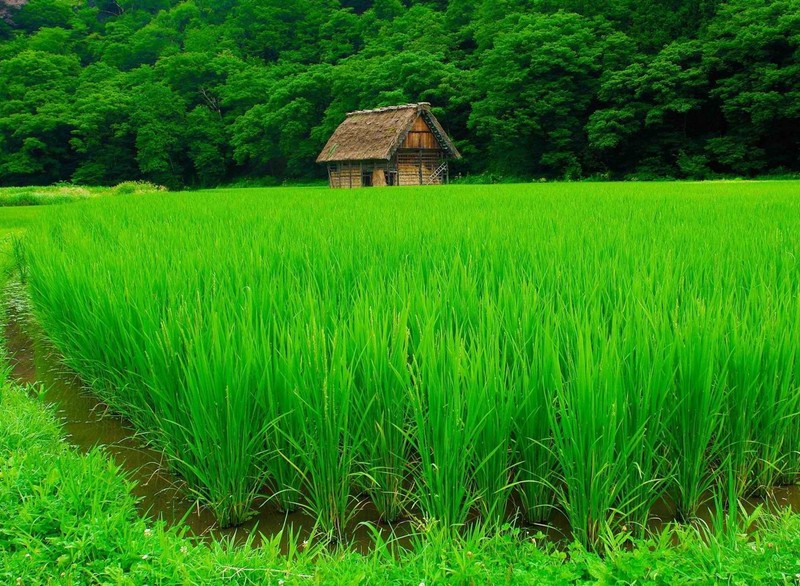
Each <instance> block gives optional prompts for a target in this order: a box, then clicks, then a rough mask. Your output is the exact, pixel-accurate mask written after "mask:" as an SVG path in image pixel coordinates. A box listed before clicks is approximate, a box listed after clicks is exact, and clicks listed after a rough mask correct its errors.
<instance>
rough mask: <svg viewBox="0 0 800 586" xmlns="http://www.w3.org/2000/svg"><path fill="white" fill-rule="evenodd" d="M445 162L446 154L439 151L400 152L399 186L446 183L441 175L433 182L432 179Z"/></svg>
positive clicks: (398, 155)
mask: <svg viewBox="0 0 800 586" xmlns="http://www.w3.org/2000/svg"><path fill="white" fill-rule="evenodd" d="M443 162H444V153H443V152H442V151H438V150H416V151H398V153H397V177H398V185H428V184H430V185H440V184H442V183H444V177H443V176H441V175H439V176H437V177H435V178H434V179H433V180H431V179H430V177H431V175H432V174H433V173H434V172H435V171H436V169H438V168H439V165H441V164H442V163H443Z"/></svg>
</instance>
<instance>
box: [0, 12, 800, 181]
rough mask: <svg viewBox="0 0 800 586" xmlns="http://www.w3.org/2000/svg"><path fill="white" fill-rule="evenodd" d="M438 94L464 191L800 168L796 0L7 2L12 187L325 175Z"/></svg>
mask: <svg viewBox="0 0 800 586" xmlns="http://www.w3.org/2000/svg"><path fill="white" fill-rule="evenodd" d="M416 101H428V102H431V103H432V104H433V107H434V112H435V114H436V115H437V117H439V119H440V120H441V122H442V124H443V125H444V127H445V128H446V130H447V131H448V132H449V133H450V135H451V136H452V137H453V139H454V141H455V142H456V145H457V146H458V148H459V150H460V151H461V152H462V154H463V155H464V158H463V160H461V161H459V162H458V163H457V165H454V175H460V176H461V177H462V178H464V179H466V180H468V179H469V178H470V177H472V178H474V179H475V180H476V181H481V180H485V181H499V180H508V179H524V180H531V179H533V180H541V179H567V180H577V179H629V180H634V179H638V180H648V179H657V178H676V179H677V178H690V179H709V178H717V177H756V176H792V175H796V174H797V173H799V172H800V0H729V1H727V2H721V1H719V0H449V1H448V0H404V1H401V0H374V1H371V0H89V1H86V0H27V1H26V0H0V185H6V186H10V185H48V184H53V183H58V182H72V183H77V184H85V185H113V184H116V183H119V182H121V181H125V180H136V179H142V180H148V181H152V182H155V183H158V184H161V185H165V186H168V187H169V188H171V189H181V188H184V187H213V186H218V185H224V184H240V185H246V184H248V183H252V184H269V183H270V182H273V183H280V182H283V181H286V180H307V179H315V178H319V177H322V176H324V169H321V168H319V166H318V165H316V164H315V162H314V161H315V158H316V155H317V154H318V152H319V150H320V148H321V147H322V145H323V144H324V143H325V141H326V139H327V138H328V136H329V135H330V134H331V132H332V131H333V130H334V129H335V128H336V126H337V125H338V124H339V123H340V122H341V121H342V120H343V119H344V117H345V114H346V113H347V112H348V111H351V110H357V109H363V108H374V107H379V106H386V105H393V104H402V103H407V102H416Z"/></svg>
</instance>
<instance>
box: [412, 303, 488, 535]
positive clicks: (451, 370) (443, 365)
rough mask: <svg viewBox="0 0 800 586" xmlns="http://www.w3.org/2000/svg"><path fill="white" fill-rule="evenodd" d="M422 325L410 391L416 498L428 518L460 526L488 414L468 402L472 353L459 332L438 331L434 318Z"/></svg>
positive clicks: (470, 499)
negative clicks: (475, 450) (481, 427)
mask: <svg viewBox="0 0 800 586" xmlns="http://www.w3.org/2000/svg"><path fill="white" fill-rule="evenodd" d="M418 327H419V331H420V333H419V341H418V343H417V345H416V348H415V354H414V365H413V387H412V392H411V410H412V416H413V419H414V424H415V425H414V431H415V434H414V436H413V437H412V438H411V441H412V442H413V443H414V447H415V448H416V451H417V454H418V456H419V463H418V465H417V471H416V478H415V481H416V482H415V496H416V502H417V505H418V506H419V508H420V509H421V511H422V513H423V514H424V516H425V518H426V519H428V520H431V521H433V520H435V521H437V522H439V523H441V524H442V525H443V526H445V527H448V528H450V527H461V526H463V525H464V523H465V522H466V521H467V517H468V515H469V512H470V509H471V508H472V506H473V504H474V503H475V497H474V496H473V494H472V493H471V491H470V489H469V487H470V485H471V480H472V478H471V477H472V474H473V468H472V458H473V450H472V448H473V446H474V441H475V436H476V430H477V429H478V425H479V422H480V420H481V419H482V418H483V414H479V413H477V412H476V410H475V409H470V408H469V407H470V405H469V399H468V396H467V384H468V381H469V379H468V369H469V363H468V360H469V357H468V354H467V351H466V348H465V345H464V341H463V339H462V337H461V335H460V333H459V332H458V331H455V332H445V333H442V334H439V335H438V336H437V334H436V332H435V329H434V319H433V318H429V319H428V320H426V321H425V322H423V323H421V324H420V325H419V326H418Z"/></svg>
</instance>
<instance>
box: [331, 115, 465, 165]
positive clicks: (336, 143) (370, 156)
mask: <svg viewBox="0 0 800 586" xmlns="http://www.w3.org/2000/svg"><path fill="white" fill-rule="evenodd" d="M418 116H422V117H423V118H424V119H425V122H427V124H428V126H429V127H430V129H431V131H432V132H433V134H434V136H436V139H437V140H438V141H439V144H440V145H441V147H442V149H444V151H445V152H446V153H447V154H448V155H450V156H451V157H453V158H456V159H460V158H461V154H460V153H459V152H458V149H456V147H455V145H454V144H453V142H452V141H451V140H450V137H448V136H447V133H446V132H445V131H444V129H443V128H442V125H441V124H439V121H438V120H437V119H436V116H434V115H433V113H432V112H431V105H430V104H429V103H428V102H420V103H419V104H405V105H404V106H390V107H388V108H378V109H377V110H358V111H356V112H350V113H349V114H347V118H345V120H344V122H342V123H341V124H340V125H339V127H338V128H337V129H336V131H335V132H334V133H333V135H332V136H331V137H330V139H328V143H327V144H326V145H325V148H323V149H322V152H321V153H320V155H319V157H317V163H329V162H333V161H365V160H376V159H377V160H387V161H388V160H389V159H391V158H392V156H393V155H394V153H395V151H396V150H397V149H398V148H400V145H402V144H403V141H404V140H405V138H406V135H407V134H408V132H409V130H411V127H412V126H413V125H414V122H415V121H416V119H417V117H418Z"/></svg>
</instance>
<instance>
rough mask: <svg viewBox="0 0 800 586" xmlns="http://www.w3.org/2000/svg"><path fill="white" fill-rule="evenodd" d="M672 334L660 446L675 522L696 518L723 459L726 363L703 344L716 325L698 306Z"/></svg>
mask: <svg viewBox="0 0 800 586" xmlns="http://www.w3.org/2000/svg"><path fill="white" fill-rule="evenodd" d="M695 311H696V315H694V316H691V317H687V318H684V323H683V324H678V325H676V327H677V330H676V332H675V340H676V342H675V354H674V355H675V362H676V374H675V383H674V386H673V387H672V389H671V391H670V399H669V402H670V403H671V405H670V406H668V407H667V410H668V411H667V414H668V424H667V425H666V427H665V429H664V431H665V441H666V443H667V457H668V459H669V461H670V462H671V463H672V479H673V482H672V487H673V488H672V492H673V498H674V500H675V505H676V509H677V512H678V516H679V518H680V519H682V520H684V521H688V520H691V519H694V518H696V516H697V511H698V509H699V508H700V506H701V505H702V503H703V498H704V495H706V494H707V493H708V491H709V490H710V489H711V488H712V487H713V486H714V483H715V474H714V466H715V465H716V462H717V461H718V460H719V458H721V457H722V455H723V454H724V452H723V446H722V440H721V435H722V430H723V407H724V402H725V380H726V375H725V372H726V368H727V360H726V358H725V356H724V355H723V352H722V349H721V348H719V347H717V346H716V345H714V344H711V343H709V340H710V339H714V338H715V337H716V335H717V334H718V333H720V330H721V329H722V325H721V324H720V322H719V321H717V318H718V315H717V314H716V313H711V314H710V315H709V312H708V310H707V309H706V308H705V306H704V305H702V304H698V306H697V308H696V310H695Z"/></svg>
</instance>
